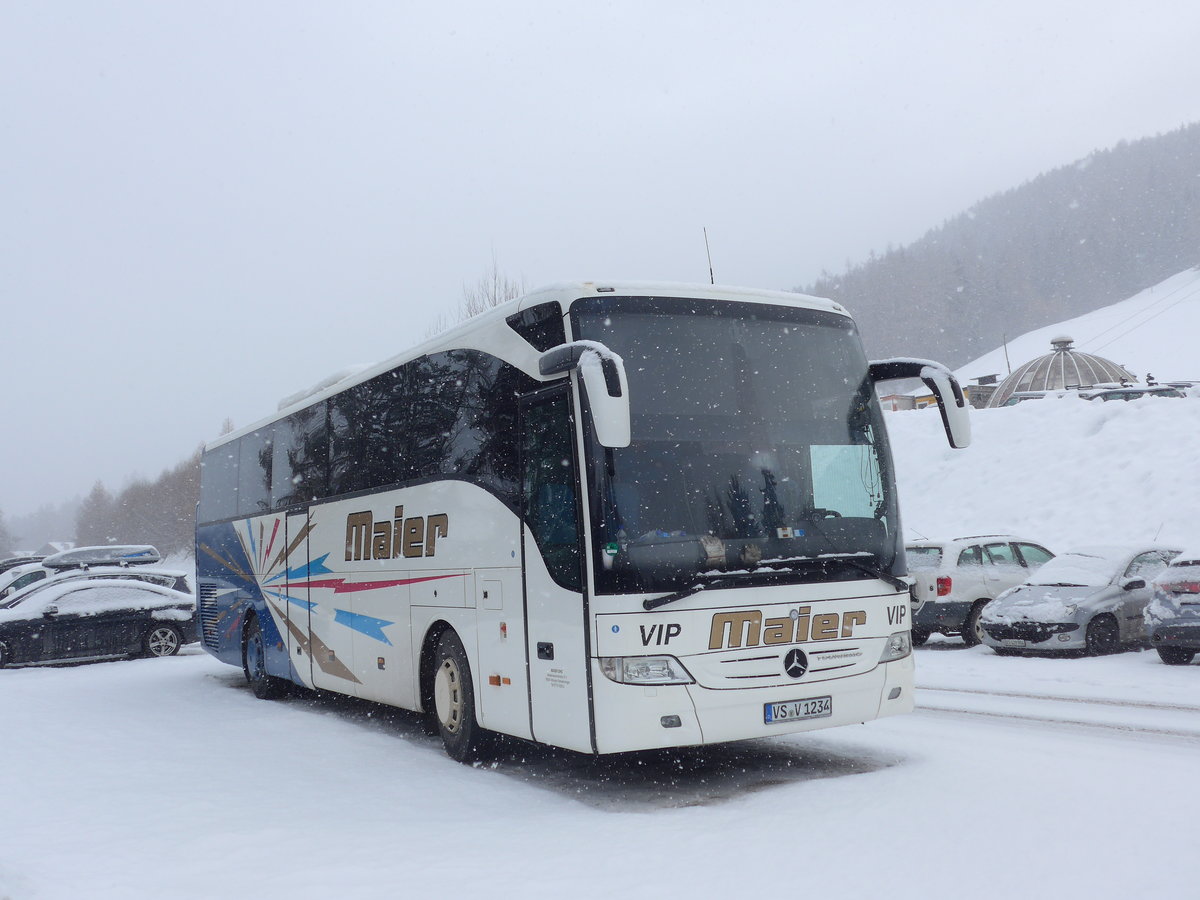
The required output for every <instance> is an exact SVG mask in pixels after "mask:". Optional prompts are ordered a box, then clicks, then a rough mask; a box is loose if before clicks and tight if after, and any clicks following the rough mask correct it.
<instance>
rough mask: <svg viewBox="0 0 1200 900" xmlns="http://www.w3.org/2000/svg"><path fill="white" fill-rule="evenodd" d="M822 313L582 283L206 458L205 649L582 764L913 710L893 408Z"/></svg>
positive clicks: (720, 291) (456, 745) (781, 304)
mask: <svg viewBox="0 0 1200 900" xmlns="http://www.w3.org/2000/svg"><path fill="white" fill-rule="evenodd" d="M902 377H920V378H923V379H924V380H925V382H926V384H927V385H928V386H929V387H930V388H931V389H932V390H933V391H934V393H935V394H936V395H937V396H938V398H939V402H940V403H941V408H942V421H943V425H944V426H945V428H946V431H947V435H948V437H949V439H950V442H951V444H952V445H954V446H965V445H966V443H967V442H968V440H969V422H968V419H967V411H966V409H967V408H966V404H965V402H964V400H963V396H962V392H961V391H960V390H959V387H958V384H957V383H956V382H955V381H954V379H953V377H952V376H951V375H950V373H949V372H948V371H946V370H945V369H944V368H942V367H941V366H938V365H937V364H936V363H930V362H926V361H921V360H890V361H886V362H878V363H868V361H867V359H866V358H865V356H864V355H863V350H862V345H861V343H860V341H859V338H858V335H857V333H856V330H855V326H854V322H853V321H852V319H851V318H850V316H849V314H848V313H847V312H846V311H845V310H844V309H843V308H842V307H841V306H839V305H838V304H836V303H832V302H830V301H827V300H821V299H817V298H814V297H807V296H803V295H799V294H791V293H776V292H764V291H752V290H744V289H737V288H720V287H712V286H707V285H705V286H680V285H657V284H649V285H647V284H643V285H633V284H599V283H590V282H583V283H576V284H569V285H558V286H554V287H550V288H545V289H542V290H539V291H536V292H534V293H532V294H530V295H528V296H526V297H523V298H521V299H519V300H514V301H512V302H510V303H508V304H506V305H503V306H500V307H497V308H495V309H493V310H491V311H489V312H487V313H484V314H483V315H480V316H478V317H476V318H474V319H472V320H471V321H469V322H468V323H466V324H465V325H463V326H461V327H458V328H456V329H454V330H452V331H449V332H447V333H446V334H444V335H442V336H440V337H438V338H435V339H433V340H431V341H429V342H428V343H426V344H425V345H423V346H421V347H419V348H417V349H416V350H414V351H412V352H411V353H405V354H402V355H401V356H398V357H396V358H395V359H391V360H388V361H387V362H385V363H383V364H381V365H378V366H375V367H373V368H371V369H368V370H366V371H363V372H361V373H358V374H356V375H355V376H353V377H350V378H347V379H345V380H343V381H341V382H338V383H336V384H334V385H333V386H331V387H328V388H327V389H325V390H323V391H321V392H319V393H316V394H313V395H311V396H309V397H306V398H304V399H302V400H300V401H297V402H295V403H293V404H292V405H291V406H289V407H287V408H285V409H282V410H281V411H280V412H279V414H278V415H276V416H273V417H271V418H270V419H268V420H265V421H263V422H260V423H257V424H255V425H252V426H250V427H248V428H245V429H243V430H241V431H238V432H235V433H233V434H230V435H227V436H225V437H222V438H220V439H219V440H217V441H215V442H213V443H212V444H210V445H209V446H208V447H207V448H206V450H205V453H204V455H203V467H202V478H201V495H200V503H199V506H198V521H197V528H196V559H197V570H198V583H199V594H200V602H199V608H198V617H199V624H200V628H201V636H202V637H201V640H202V643H203V646H204V647H205V648H206V649H207V650H208V651H209V652H210V653H212V654H214V655H215V656H216V657H217V658H219V659H221V660H223V661H224V662H227V663H230V664H232V665H237V666H241V667H242V668H243V669H244V671H245V673H246V677H247V679H248V680H249V682H250V684H251V685H252V687H253V689H254V692H255V693H256V694H257V695H258V696H259V697H262V698H269V697H272V696H275V695H277V694H278V693H280V691H281V690H282V689H284V688H285V687H287V686H289V684H294V685H299V686H302V687H305V688H315V689H322V690H328V691H336V692H338V693H342V694H348V695H351V696H355V697H362V698H365V699H368V700H374V701H379V702H382V703H388V704H392V705H395V706H399V707H403V708H405V709H410V710H417V711H421V712H423V713H425V714H426V716H427V717H428V719H427V720H428V722H429V725H430V727H431V729H436V730H437V731H438V732H440V734H441V736H442V740H443V741H444V744H445V747H446V750H447V752H448V753H449V755H450V756H452V757H453V758H455V759H458V760H471V759H476V758H479V756H480V755H481V754H483V753H484V752H485V751H486V749H487V747H488V744H489V742H490V739H491V738H492V737H493V736H494V734H495V733H497V732H498V733H502V734H506V735H515V736H517V737H520V738H525V739H528V740H531V741H537V742H540V743H544V744H550V745H554V746H557V747H564V748H568V749H571V750H577V751H581V752H585V753H615V752H621V751H629V750H642V749H649V748H656V747H671V746H681V745H689V744H707V743H714V742H719V741H730V740H739V739H744V738H755V737H763V736H767V735H777V734H786V733H790V732H797V731H807V730H810V729H816V728H826V727H830V726H833V725H844V724H848V723H857V722H865V721H867V720H870V719H874V718H877V717H879V716H887V715H893V714H896V713H902V712H907V711H909V710H911V709H912V705H913V663H912V657H911V644H910V639H909V625H910V606H909V602H910V598H909V590H908V579H907V578H906V570H905V567H904V554H903V545H902V538H901V532H900V518H899V514H898V511H897V507H896V491H895V483H894V479H893V474H892V462H891V456H890V453H889V450H888V443H887V435H886V432H885V430H884V427H883V422H882V420H881V414H880V409H879V404H878V403H877V401H876V397H875V390H874V388H875V384H876V383H877V382H879V381H883V380H888V379H892V378H902Z"/></svg>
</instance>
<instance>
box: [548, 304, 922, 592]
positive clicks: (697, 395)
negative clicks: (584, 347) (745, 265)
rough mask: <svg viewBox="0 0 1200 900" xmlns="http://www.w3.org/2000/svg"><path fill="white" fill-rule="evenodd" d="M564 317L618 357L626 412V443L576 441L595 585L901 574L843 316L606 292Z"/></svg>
mask: <svg viewBox="0 0 1200 900" xmlns="http://www.w3.org/2000/svg"><path fill="white" fill-rule="evenodd" d="M572 321H573V327H574V331H575V334H576V335H577V336H578V337H579V338H582V339H586V340H595V341H600V342H602V343H604V344H605V345H607V346H608V347H609V348H611V349H612V350H613V351H615V352H616V353H618V354H620V355H621V356H622V357H623V358H624V361H625V368H626V373H627V377H628V380H629V392H630V403H631V412H632V436H633V439H632V443H631V444H630V446H629V447H627V448H621V449H616V450H613V449H606V448H603V447H600V446H599V445H598V444H597V443H596V442H595V441H594V440H592V439H591V438H590V436H589V438H588V446H587V457H588V461H587V468H588V488H589V492H590V496H591V510H592V522H591V528H590V529H589V533H590V536H591V543H592V547H591V552H592V553H593V554H594V559H595V571H596V576H597V585H596V589H597V591H599V592H600V593H629V592H649V591H661V590H678V589H681V588H686V587H687V586H689V585H692V584H694V583H696V581H697V580H698V578H703V577H705V576H707V575H712V574H724V573H742V575H743V577H744V578H745V579H747V580H748V583H754V581H755V579H754V578H753V577H749V576H753V575H754V574H761V575H762V576H763V577H765V578H772V579H779V578H781V577H782V578H786V579H789V580H798V581H815V580H822V581H824V580H830V579H861V578H863V577H865V576H864V574H863V567H864V566H866V567H867V568H873V569H876V570H881V571H884V572H888V573H892V574H902V573H903V571H904V568H903V566H904V563H903V558H902V556H900V555H899V554H898V549H899V548H898V536H899V522H898V518H897V512H896V499H895V489H894V484H893V478H892V473H891V469H890V462H889V460H890V455H889V453H888V450H887V446H886V440H887V439H886V435H885V432H884V429H883V424H882V421H881V416H880V411H879V406H878V403H877V401H876V400H875V396H874V391H873V389H872V386H871V382H870V381H869V379H868V377H867V360H866V358H865V356H864V354H863V350H862V346H861V343H860V341H859V339H858V336H857V333H856V331H855V328H854V324H853V322H852V321H851V320H850V319H849V318H848V317H845V316H842V315H837V314H835V313H832V312H824V311H819V310H810V309H801V308H793V307H781V306H770V305H764V304H758V303H741V302H729V301H711V300H687V299H677V298H656V297H605V298H587V299H584V300H580V301H577V302H576V303H575V304H574V306H573V307H572ZM745 573H749V576H746V574H745Z"/></svg>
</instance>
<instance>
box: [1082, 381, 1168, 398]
mask: <svg viewBox="0 0 1200 900" xmlns="http://www.w3.org/2000/svg"><path fill="white" fill-rule="evenodd" d="M1079 396H1080V397H1082V398H1083V399H1084V400H1140V399H1142V398H1143V397H1172V398H1181V397H1183V396H1184V393H1183V391H1181V390H1179V389H1178V388H1174V387H1171V386H1170V385H1157V386H1150V387H1144V386H1143V387H1133V386H1126V387H1116V388H1105V389H1104V390H1099V391H1080V393H1079Z"/></svg>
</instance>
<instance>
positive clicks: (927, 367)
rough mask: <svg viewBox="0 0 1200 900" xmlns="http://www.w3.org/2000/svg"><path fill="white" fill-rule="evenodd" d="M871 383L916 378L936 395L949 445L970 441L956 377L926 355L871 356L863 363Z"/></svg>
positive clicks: (964, 404) (968, 422) (967, 415)
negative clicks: (912, 357) (905, 356)
mask: <svg viewBox="0 0 1200 900" xmlns="http://www.w3.org/2000/svg"><path fill="white" fill-rule="evenodd" d="M867 372H868V377H869V378H870V379H871V383H872V384H880V383H882V382H885V381H895V380H897V379H900V378H920V379H921V380H922V381H923V382H925V386H926V387H927V388H929V390H930V391H932V392H933V396H934V397H935V398H936V399H937V405H938V409H939V410H940V411H941V413H942V426H943V427H944V428H945V429H946V440H948V441H949V442H950V446H951V447H954V448H955V449H958V450H961V449H962V448H963V447H967V446H969V445H970V443H971V417H970V413H969V410H970V405H969V404H968V403H967V398H966V397H965V396H964V395H963V392H962V388H961V387H960V386H959V384H958V379H957V378H955V377H954V373H952V372H951V371H950V370H949V369H947V368H946V367H945V366H943V365H942V364H941V363H935V362H931V361H930V360H927V359H883V360H874V361H872V362H871V363H870V365H869V366H868V367H867Z"/></svg>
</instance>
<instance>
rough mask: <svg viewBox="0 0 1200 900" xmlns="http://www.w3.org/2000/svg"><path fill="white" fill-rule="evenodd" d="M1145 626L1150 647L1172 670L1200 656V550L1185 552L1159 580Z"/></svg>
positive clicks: (1146, 614)
mask: <svg viewBox="0 0 1200 900" xmlns="http://www.w3.org/2000/svg"><path fill="white" fill-rule="evenodd" d="M1150 589H1151V592H1152V595H1153V596H1152V598H1151V600H1150V603H1149V605H1147V606H1146V612H1145V615H1144V617H1143V618H1144V622H1145V626H1146V636H1147V638H1148V639H1149V642H1150V646H1151V647H1153V648H1154V649H1155V650H1157V651H1158V655H1159V657H1160V658H1161V659H1162V661H1163V662H1165V663H1166V664H1167V665H1169V666H1186V665H1187V664H1188V663H1190V662H1191V661H1192V658H1193V657H1194V656H1195V655H1196V654H1197V653H1200V547H1196V548H1192V549H1190V550H1185V551H1184V552H1183V553H1181V554H1179V556H1177V557H1175V559H1173V560H1172V561H1171V564H1170V565H1169V566H1167V567H1166V568H1165V569H1163V570H1162V571H1161V572H1159V573H1158V575H1157V576H1155V578H1154V581H1153V582H1151V585H1150Z"/></svg>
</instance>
